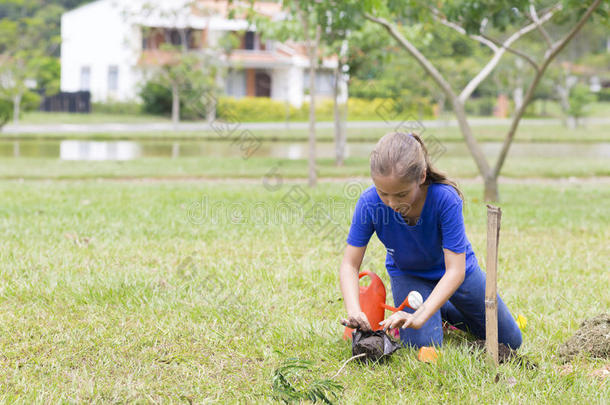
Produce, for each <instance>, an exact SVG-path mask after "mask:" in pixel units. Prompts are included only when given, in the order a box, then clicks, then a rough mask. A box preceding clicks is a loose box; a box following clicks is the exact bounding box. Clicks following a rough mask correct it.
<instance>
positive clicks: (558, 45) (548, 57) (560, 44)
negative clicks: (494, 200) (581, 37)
mask: <svg viewBox="0 0 610 405" xmlns="http://www.w3.org/2000/svg"><path fill="white" fill-rule="evenodd" d="M601 2H602V0H595V1H594V2H593V4H591V5H590V6H589V8H588V9H587V11H586V12H585V13H584V14H583V16H582V17H581V18H580V20H579V21H578V23H576V25H574V27H572V29H571V30H570V31H569V32H568V33H567V34H566V35H565V36H564V37H563V38H562V39H560V40H559V41H557V42H555V43H554V44H553V46H552V47H551V48H550V49H548V50H547V52H545V55H544V60H543V62H542V65H541V67H540V70H539V71H538V73H537V74H536V76H535V77H534V80H533V81H532V83H531V84H530V86H529V87H528V89H527V93H526V94H525V97H524V98H523V103H521V106H520V107H519V109H518V110H517V111H516V112H515V116H514V117H513V121H512V123H511V126H510V129H509V130H508V134H507V135H506V138H505V139H504V143H503V144H502V149H501V150H500V155H499V156H498V160H497V161H496V165H495V167H494V170H493V176H494V177H495V178H497V177H498V175H499V174H500V170H501V169H502V165H503V164H504V161H505V160H506V155H507V154H508V150H509V149H510V145H511V143H512V140H513V138H514V136H515V132H516V131H517V126H518V125H519V121H521V118H522V117H523V113H524V112H525V109H526V108H527V106H528V104H529V102H530V100H531V99H532V97H533V95H534V91H535V90H536V87H537V86H538V82H540V79H542V76H543V75H544V72H545V71H546V69H547V68H548V66H549V65H550V64H551V62H552V61H553V59H555V57H556V56H557V54H559V52H561V50H562V49H563V48H565V46H566V45H567V44H568V42H570V40H571V39H572V38H574V36H575V35H576V34H577V33H578V31H580V29H581V28H582V27H583V25H584V24H585V22H586V21H587V20H588V19H589V17H591V14H593V12H594V11H595V10H596V9H597V8H598V7H599V5H600V3H601Z"/></svg>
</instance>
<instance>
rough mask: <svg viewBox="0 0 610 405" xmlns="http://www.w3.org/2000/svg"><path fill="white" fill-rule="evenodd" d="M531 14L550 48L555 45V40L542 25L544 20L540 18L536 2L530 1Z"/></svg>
mask: <svg viewBox="0 0 610 405" xmlns="http://www.w3.org/2000/svg"><path fill="white" fill-rule="evenodd" d="M530 16H531V17H532V21H534V24H536V28H537V29H538V31H540V34H541V35H542V37H543V38H544V40H545V41H546V43H547V44H548V46H549V48H550V47H552V46H553V40H552V39H551V36H550V35H549V33H548V32H547V31H546V30H545V29H544V27H543V26H542V22H541V21H540V19H539V18H538V13H536V7H534V3H530Z"/></svg>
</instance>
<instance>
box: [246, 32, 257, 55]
mask: <svg viewBox="0 0 610 405" xmlns="http://www.w3.org/2000/svg"><path fill="white" fill-rule="evenodd" d="M254 42H255V36H254V31H248V32H246V37H245V40H244V49H249V50H254Z"/></svg>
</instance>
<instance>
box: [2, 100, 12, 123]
mask: <svg viewBox="0 0 610 405" xmlns="http://www.w3.org/2000/svg"><path fill="white" fill-rule="evenodd" d="M12 116H13V103H11V102H10V101H8V100H4V99H0V129H1V128H2V127H3V126H4V125H5V124H6V123H7V122H8V121H9V120H10V119H11V117H12Z"/></svg>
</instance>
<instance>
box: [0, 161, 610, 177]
mask: <svg viewBox="0 0 610 405" xmlns="http://www.w3.org/2000/svg"><path fill="white" fill-rule="evenodd" d="M437 166H438V167H439V168H440V169H442V170H445V171H446V172H447V173H449V174H450V175H451V176H454V177H457V178H472V177H476V176H477V175H478V171H477V168H476V166H475V164H474V161H473V160H472V159H471V158H469V157H464V158H458V157H445V156H441V157H440V158H439V159H438V161H437ZM272 168H276V171H277V173H279V174H280V175H281V176H283V177H286V178H303V177H306V176H307V161H306V160H305V159H298V160H289V159H280V158H263V157H260V158H259V157H251V158H249V159H246V160H244V159H242V158H240V157H233V158H230V157H184V158H177V159H173V160H172V159H167V158H142V159H136V160H130V161H89V162H88V161H62V160H59V159H43V158H0V179H21V178H23V179H91V178H141V177H154V178H168V179H171V178H184V177H204V178H223V177H246V178H253V179H257V178H262V177H263V176H265V175H266V174H269V173H270V170H271V169H272ZM317 169H318V175H319V176H320V177H346V178H347V177H368V176H369V161H368V159H367V158H349V159H347V160H346V161H345V165H344V166H343V167H337V166H335V163H334V160H333V159H318V161H317ZM271 174H273V172H272V173H271ZM502 176H506V177H513V178H527V177H549V178H560V177H592V176H610V164H608V159H603V158H589V159H581V158H578V159H576V158H573V159H568V158H551V157H549V158H543V157H540V158H535V159H534V158H527V157H518V158H517V157H515V158H512V157H509V158H508V159H507V160H506V163H505V165H504V168H503V170H502Z"/></svg>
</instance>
